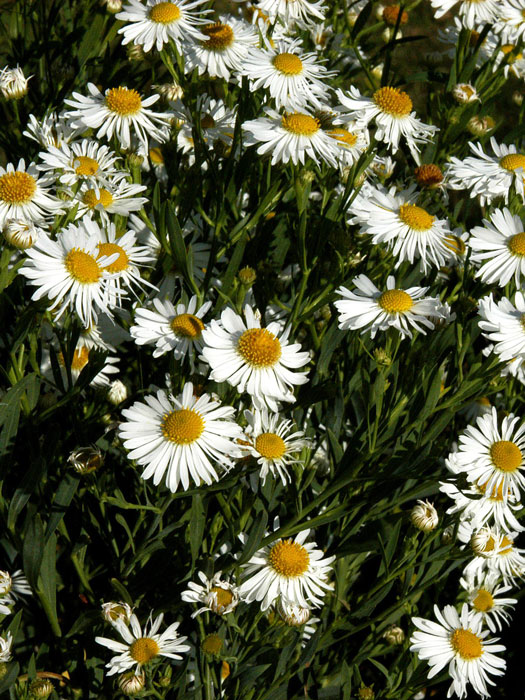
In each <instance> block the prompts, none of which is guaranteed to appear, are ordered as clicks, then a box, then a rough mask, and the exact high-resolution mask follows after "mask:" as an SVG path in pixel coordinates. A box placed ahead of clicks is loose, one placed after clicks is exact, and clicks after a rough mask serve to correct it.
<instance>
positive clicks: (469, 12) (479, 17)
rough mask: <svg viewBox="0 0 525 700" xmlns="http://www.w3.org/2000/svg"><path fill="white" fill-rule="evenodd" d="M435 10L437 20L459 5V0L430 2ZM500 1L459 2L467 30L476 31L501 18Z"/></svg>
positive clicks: (466, 0)
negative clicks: (480, 26) (481, 26)
mask: <svg viewBox="0 0 525 700" xmlns="http://www.w3.org/2000/svg"><path fill="white" fill-rule="evenodd" d="M430 2H431V4H432V7H433V8H434V10H435V16H436V19H439V18H440V17H443V15H444V14H446V13H447V12H449V11H450V10H452V8H453V7H455V6H456V5H458V2H459V0H430ZM501 5H502V3H501V2H500V0H462V1H461V2H459V8H458V10H459V16H460V18H461V23H462V24H463V26H464V27H466V28H467V29H476V28H477V27H478V26H479V25H483V24H486V23H489V24H492V23H493V22H495V21H496V19H497V18H498V17H500V16H501V12H502V7H501Z"/></svg>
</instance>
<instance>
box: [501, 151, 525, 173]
mask: <svg viewBox="0 0 525 700" xmlns="http://www.w3.org/2000/svg"><path fill="white" fill-rule="evenodd" d="M499 164H500V165H501V167H502V168H503V169H504V170H509V171H512V170H517V169H518V168H525V155H524V154H523V153H508V154H507V155H506V156H503V158H501V159H500V161H499Z"/></svg>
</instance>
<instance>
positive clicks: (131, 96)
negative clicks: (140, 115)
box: [106, 87, 142, 117]
mask: <svg viewBox="0 0 525 700" xmlns="http://www.w3.org/2000/svg"><path fill="white" fill-rule="evenodd" d="M106 106H107V108H108V109H109V110H111V112H116V113H117V114H120V116H121V117H130V116H131V115H133V114H137V112H140V110H141V108H142V100H141V99H140V95H139V93H138V92H137V91H136V90H129V89H128V88H126V87H116V88H111V89H110V90H108V92H107V94H106Z"/></svg>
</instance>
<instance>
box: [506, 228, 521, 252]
mask: <svg viewBox="0 0 525 700" xmlns="http://www.w3.org/2000/svg"><path fill="white" fill-rule="evenodd" d="M507 247H508V249H509V250H510V252H511V253H512V254H513V255H517V256H518V257H523V256H524V255H525V231H522V232H521V233H516V234H515V235H514V236H511V238H509V240H508V242H507Z"/></svg>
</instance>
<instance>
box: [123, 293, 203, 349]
mask: <svg viewBox="0 0 525 700" xmlns="http://www.w3.org/2000/svg"><path fill="white" fill-rule="evenodd" d="M152 303H153V309H150V308H140V307H137V308H135V324H136V325H134V326H131V328H130V333H131V336H132V337H133V339H134V341H135V342H136V343H137V345H154V346H155V349H154V350H153V357H161V356H162V355H164V354H165V353H167V352H173V354H174V356H175V359H176V360H178V361H180V360H182V359H183V358H184V357H185V356H186V355H188V354H193V353H198V352H200V351H201V350H202V331H203V330H204V323H203V321H202V319H203V318H204V316H205V315H206V314H207V313H208V310H209V309H210V307H211V302H210V301H207V302H206V303H205V304H203V305H202V306H201V307H200V308H197V297H196V296H193V297H191V299H190V300H189V302H188V303H187V304H185V303H184V302H183V301H180V302H179V303H178V304H177V305H176V306H175V305H173V304H172V303H171V301H168V300H165V301H161V300H160V299H158V298H156V299H153V302H152Z"/></svg>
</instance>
